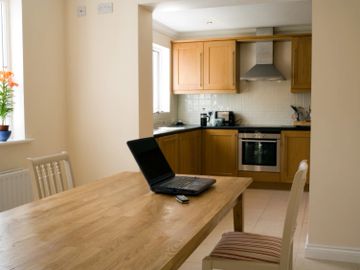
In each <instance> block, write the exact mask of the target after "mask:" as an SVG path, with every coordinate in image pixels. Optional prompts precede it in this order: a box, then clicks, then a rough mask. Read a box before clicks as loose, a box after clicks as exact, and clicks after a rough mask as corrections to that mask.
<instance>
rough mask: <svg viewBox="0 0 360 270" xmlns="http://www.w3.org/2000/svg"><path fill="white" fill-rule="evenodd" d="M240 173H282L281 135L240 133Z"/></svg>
mask: <svg viewBox="0 0 360 270" xmlns="http://www.w3.org/2000/svg"><path fill="white" fill-rule="evenodd" d="M239 171H263V172H280V134H268V133H259V132H255V133H239Z"/></svg>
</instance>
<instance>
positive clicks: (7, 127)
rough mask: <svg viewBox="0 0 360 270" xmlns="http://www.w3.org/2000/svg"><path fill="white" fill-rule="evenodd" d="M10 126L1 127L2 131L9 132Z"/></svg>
mask: <svg viewBox="0 0 360 270" xmlns="http://www.w3.org/2000/svg"><path fill="white" fill-rule="evenodd" d="M8 130H9V126H8V125H0V131H8Z"/></svg>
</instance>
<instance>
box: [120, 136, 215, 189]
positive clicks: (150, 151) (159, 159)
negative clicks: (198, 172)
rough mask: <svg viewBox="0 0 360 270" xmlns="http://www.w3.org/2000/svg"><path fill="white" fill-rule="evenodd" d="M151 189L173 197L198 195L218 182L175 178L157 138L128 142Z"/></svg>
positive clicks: (196, 178)
mask: <svg viewBox="0 0 360 270" xmlns="http://www.w3.org/2000/svg"><path fill="white" fill-rule="evenodd" d="M127 145H128V147H129V148H130V151H131V153H132V154H133V156H134V158H135V160H136V162H137V164H138V165H139V167H140V170H141V172H142V173H143V175H144V177H145V179H146V181H147V182H148V184H149V186H150V189H151V190H152V191H154V192H156V193H165V194H172V195H179V194H183V195H198V194H200V193H201V192H203V191H205V190H206V189H208V188H209V187H211V185H213V184H214V183H215V182H216V181H215V179H210V178H200V177H194V176H191V177H190V176H175V173H174V172H173V170H172V169H171V167H170V165H169V163H168V162H167V161H166V159H165V157H164V155H163V153H162V152H161V150H160V147H159V145H158V144H157V142H156V140H155V138H153V137H150V138H144V139H138V140H133V141H128V142H127Z"/></svg>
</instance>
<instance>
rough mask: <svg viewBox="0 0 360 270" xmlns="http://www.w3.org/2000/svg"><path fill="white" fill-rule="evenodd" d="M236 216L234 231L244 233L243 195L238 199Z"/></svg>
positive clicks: (234, 210) (235, 210)
mask: <svg viewBox="0 0 360 270" xmlns="http://www.w3.org/2000/svg"><path fill="white" fill-rule="evenodd" d="M233 214H234V231H235V232H242V231H244V210H243V195H242V194H241V195H240V196H239V197H238V199H237V204H236V205H235V206H234V208H233Z"/></svg>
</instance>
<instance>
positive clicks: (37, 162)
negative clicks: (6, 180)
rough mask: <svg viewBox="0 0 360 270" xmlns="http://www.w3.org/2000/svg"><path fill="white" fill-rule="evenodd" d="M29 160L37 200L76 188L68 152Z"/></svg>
mask: <svg viewBox="0 0 360 270" xmlns="http://www.w3.org/2000/svg"><path fill="white" fill-rule="evenodd" d="M27 160H28V161H29V167H30V171H31V174H32V185H33V191H34V198H35V199H42V198H45V197H47V196H50V195H53V194H56V193H59V192H62V191H65V190H68V189H70V188H73V187H74V186H75V184H74V180H73V179H74V178H73V175H72V169H71V165H70V160H69V155H68V154H67V152H61V153H57V154H53V155H48V156H43V157H37V158H27Z"/></svg>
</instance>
